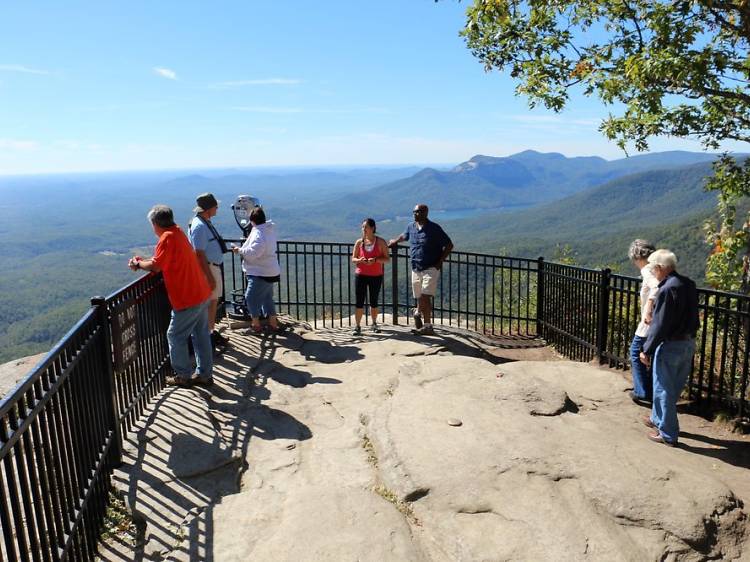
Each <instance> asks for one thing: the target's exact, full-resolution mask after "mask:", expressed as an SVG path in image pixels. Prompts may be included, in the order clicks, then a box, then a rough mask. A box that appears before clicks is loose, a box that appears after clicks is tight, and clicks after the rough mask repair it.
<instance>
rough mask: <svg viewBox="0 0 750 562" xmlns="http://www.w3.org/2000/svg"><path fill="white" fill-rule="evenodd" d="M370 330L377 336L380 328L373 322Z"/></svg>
mask: <svg viewBox="0 0 750 562" xmlns="http://www.w3.org/2000/svg"><path fill="white" fill-rule="evenodd" d="M370 330H372V331H373V332H374V333H376V334H379V333H380V326H378V323H377V322H373V323H372V326H371V327H370Z"/></svg>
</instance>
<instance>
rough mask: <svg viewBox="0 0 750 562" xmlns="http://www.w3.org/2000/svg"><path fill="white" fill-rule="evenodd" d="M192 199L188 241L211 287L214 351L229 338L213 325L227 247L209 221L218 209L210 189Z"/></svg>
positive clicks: (222, 282) (209, 325) (221, 346)
mask: <svg viewBox="0 0 750 562" xmlns="http://www.w3.org/2000/svg"><path fill="white" fill-rule="evenodd" d="M195 202H196V204H197V205H196V207H195V209H193V212H194V213H195V217H194V218H193V220H192V221H191V223H190V243H191V244H192V245H193V248H195V253H196V255H197V256H198V263H199V264H200V266H201V269H202V270H203V274H204V275H205V276H206V281H208V286H209V287H210V288H211V300H210V302H209V305H208V329H209V331H210V332H211V344H212V346H213V348H214V349H216V350H217V351H223V350H224V349H225V348H226V346H227V344H228V343H229V340H227V339H226V338H225V337H224V336H222V335H221V334H220V333H219V332H218V331H217V330H216V329H215V324H216V308H217V307H218V303H219V297H220V296H221V295H222V293H223V288H224V287H223V285H224V279H223V276H222V270H221V266H222V263H223V261H224V254H225V253H226V252H227V247H226V245H225V244H224V240H223V239H222V237H221V236H220V235H219V233H218V232H217V230H216V228H215V227H214V225H213V224H212V223H211V218H213V217H215V216H216V213H218V212H219V202H218V201H217V200H216V197H214V196H213V194H212V193H202V194H201V195H199V196H198V197H197V198H196V200H195Z"/></svg>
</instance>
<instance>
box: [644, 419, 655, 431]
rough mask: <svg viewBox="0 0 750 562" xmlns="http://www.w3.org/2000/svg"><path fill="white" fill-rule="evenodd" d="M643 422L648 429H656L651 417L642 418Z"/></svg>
mask: <svg viewBox="0 0 750 562" xmlns="http://www.w3.org/2000/svg"><path fill="white" fill-rule="evenodd" d="M641 421H642V422H643V425H645V426H646V427H650V428H651V429H656V426H655V425H654V422H652V421H651V418H650V417H649V416H643V417H642V418H641Z"/></svg>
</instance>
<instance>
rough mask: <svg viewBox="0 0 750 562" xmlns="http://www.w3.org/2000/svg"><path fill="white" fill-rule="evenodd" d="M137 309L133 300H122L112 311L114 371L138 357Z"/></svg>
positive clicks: (123, 367) (121, 369) (124, 367)
mask: <svg viewBox="0 0 750 562" xmlns="http://www.w3.org/2000/svg"><path fill="white" fill-rule="evenodd" d="M138 346H139V340H138V309H137V308H136V305H135V303H134V302H124V303H122V304H121V305H119V306H118V307H117V308H116V309H115V310H114V311H113V312H112V347H113V349H114V352H115V372H116V373H121V372H122V371H124V370H125V369H126V368H127V367H128V366H129V365H131V364H132V363H133V362H134V361H135V358H136V357H138Z"/></svg>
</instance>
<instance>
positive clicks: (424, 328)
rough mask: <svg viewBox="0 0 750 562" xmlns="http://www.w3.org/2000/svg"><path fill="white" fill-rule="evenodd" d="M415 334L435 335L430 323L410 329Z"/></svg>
mask: <svg viewBox="0 0 750 562" xmlns="http://www.w3.org/2000/svg"><path fill="white" fill-rule="evenodd" d="M412 332H414V333H415V334H417V335H418V336H434V335H435V329H434V328H433V327H432V325H424V326H422V327H421V328H416V329H415V330H412Z"/></svg>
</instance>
